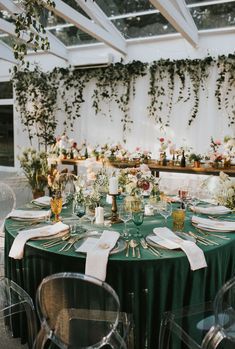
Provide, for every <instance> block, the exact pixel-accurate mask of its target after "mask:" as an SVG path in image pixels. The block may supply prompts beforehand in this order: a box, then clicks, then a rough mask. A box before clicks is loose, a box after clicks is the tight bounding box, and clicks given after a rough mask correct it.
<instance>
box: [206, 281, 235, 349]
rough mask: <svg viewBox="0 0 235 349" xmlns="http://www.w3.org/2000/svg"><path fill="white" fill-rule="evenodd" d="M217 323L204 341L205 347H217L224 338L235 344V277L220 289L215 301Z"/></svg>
mask: <svg viewBox="0 0 235 349" xmlns="http://www.w3.org/2000/svg"><path fill="white" fill-rule="evenodd" d="M214 314H215V323H214V325H213V326H212V327H211V328H210V330H209V331H208V333H207V334H206V336H205V337H204V340H203V342H202V347H203V348H213V349H214V348H216V347H217V346H218V345H219V344H220V342H221V341H222V340H223V339H225V338H226V339H227V340H228V341H231V342H232V343H234V345H235V277H233V278H232V279H231V280H229V281H228V282H226V283H225V284H224V286H223V287H222V288H221V289H220V290H219V292H218V293H217V295H216V298H215V301H214Z"/></svg>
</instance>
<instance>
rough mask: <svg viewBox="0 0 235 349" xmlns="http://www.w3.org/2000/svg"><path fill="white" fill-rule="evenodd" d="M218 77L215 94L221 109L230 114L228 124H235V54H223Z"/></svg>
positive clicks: (218, 65)
mask: <svg viewBox="0 0 235 349" xmlns="http://www.w3.org/2000/svg"><path fill="white" fill-rule="evenodd" d="M217 68H218V75H219V76H218V78H217V80H216V90H215V96H216V98H217V101H218V108H219V110H222V109H224V110H225V112H226V113H227V116H228V126H232V125H234V124H235V95H234V88H235V55H234V54H230V55H228V57H226V56H224V55H222V56H219V57H218V61H217Z"/></svg>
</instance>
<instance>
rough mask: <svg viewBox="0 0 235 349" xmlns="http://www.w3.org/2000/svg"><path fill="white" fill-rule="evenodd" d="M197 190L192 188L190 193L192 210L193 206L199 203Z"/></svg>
mask: <svg viewBox="0 0 235 349" xmlns="http://www.w3.org/2000/svg"><path fill="white" fill-rule="evenodd" d="M199 202H200V200H199V191H198V190H192V191H191V193H190V204H191V205H192V206H193V209H192V210H193V212H195V207H196V206H197V204H199Z"/></svg>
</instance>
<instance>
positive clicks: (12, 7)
mask: <svg viewBox="0 0 235 349" xmlns="http://www.w3.org/2000/svg"><path fill="white" fill-rule="evenodd" d="M0 8H2V9H3V10H6V11H8V12H10V13H14V14H19V13H22V11H23V10H22V9H21V8H20V7H19V6H17V5H16V4H15V3H14V2H13V1H12V0H2V1H0Z"/></svg>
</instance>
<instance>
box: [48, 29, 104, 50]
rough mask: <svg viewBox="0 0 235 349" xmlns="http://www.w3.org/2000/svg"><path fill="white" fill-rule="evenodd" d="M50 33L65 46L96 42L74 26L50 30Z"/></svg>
mask: <svg viewBox="0 0 235 349" xmlns="http://www.w3.org/2000/svg"><path fill="white" fill-rule="evenodd" d="M50 32H51V33H52V34H54V35H55V36H56V37H57V38H58V39H59V40H61V41H62V42H63V43H64V44H65V45H66V46H74V45H82V44H91V43H96V42H98V41H97V40H96V39H95V38H93V37H92V36H90V35H88V34H86V33H84V32H82V31H81V30H80V29H78V28H76V27H74V26H71V27H67V28H57V29H50Z"/></svg>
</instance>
